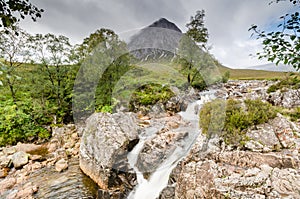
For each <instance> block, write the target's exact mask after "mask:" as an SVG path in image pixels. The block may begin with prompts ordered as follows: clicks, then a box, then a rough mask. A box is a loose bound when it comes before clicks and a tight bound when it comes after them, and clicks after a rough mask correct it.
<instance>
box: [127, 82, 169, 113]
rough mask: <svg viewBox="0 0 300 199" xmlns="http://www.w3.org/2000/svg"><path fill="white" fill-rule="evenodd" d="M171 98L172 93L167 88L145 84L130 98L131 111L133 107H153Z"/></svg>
mask: <svg viewBox="0 0 300 199" xmlns="http://www.w3.org/2000/svg"><path fill="white" fill-rule="evenodd" d="M173 96H174V93H173V92H172V91H171V89H170V88H169V87H167V86H162V85H159V84H146V85H143V86H142V87H140V88H139V89H138V90H136V91H134V93H133V95H132V97H131V101H130V106H131V109H134V106H135V105H143V106H149V105H154V104H156V103H157V102H161V103H165V102H167V101H168V100H169V99H170V98H171V97H173Z"/></svg>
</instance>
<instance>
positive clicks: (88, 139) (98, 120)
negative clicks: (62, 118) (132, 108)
mask: <svg viewBox="0 0 300 199" xmlns="http://www.w3.org/2000/svg"><path fill="white" fill-rule="evenodd" d="M138 132H139V127H138V126H137V122H136V116H135V114H133V113H115V114H109V113H95V114H93V115H92V116H90V117H89V118H88V119H87V121H86V128H85V130H84V134H83V137H82V139H81V146H80V168H81V169H82V171H83V172H84V173H85V174H86V175H88V176H90V177H91V178H92V179H93V180H94V181H95V182H96V183H97V184H98V185H99V186H100V188H101V189H103V190H109V189H114V187H115V186H117V187H123V190H124V189H125V190H128V189H129V188H128V187H130V186H132V185H130V182H132V181H134V180H132V178H134V175H133V174H132V173H130V171H129V165H128V163H127V153H128V151H130V150H131V149H132V147H133V146H132V144H131V143H133V142H134V143H136V140H137V139H138ZM127 181H128V182H127ZM110 182H113V183H110Z"/></svg>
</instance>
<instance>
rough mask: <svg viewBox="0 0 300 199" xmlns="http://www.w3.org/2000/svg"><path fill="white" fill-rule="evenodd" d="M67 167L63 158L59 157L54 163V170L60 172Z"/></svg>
mask: <svg viewBox="0 0 300 199" xmlns="http://www.w3.org/2000/svg"><path fill="white" fill-rule="evenodd" d="M67 168H68V162H67V161H66V160H65V159H63V158H62V159H60V160H58V161H57V162H56V163H55V170H56V171H58V172H61V171H63V170H65V169H67Z"/></svg>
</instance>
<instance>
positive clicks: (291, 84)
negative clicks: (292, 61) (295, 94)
mask: <svg viewBox="0 0 300 199" xmlns="http://www.w3.org/2000/svg"><path fill="white" fill-rule="evenodd" d="M284 88H288V89H299V88H300V79H299V77H298V76H297V75H293V74H291V75H290V76H289V77H287V78H285V79H282V80H281V81H280V82H278V83H277V84H273V85H271V86H270V87H269V88H268V90H267V93H271V92H275V91H277V90H283V89H284Z"/></svg>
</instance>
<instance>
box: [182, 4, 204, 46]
mask: <svg viewBox="0 0 300 199" xmlns="http://www.w3.org/2000/svg"><path fill="white" fill-rule="evenodd" d="M204 17H205V12H204V10H198V11H197V12H196V15H195V16H191V19H190V22H189V23H187V24H186V27H187V28H188V31H187V32H186V34H187V36H189V37H190V38H191V39H192V40H193V41H195V42H196V43H198V44H201V45H203V46H205V44H206V43H207V39H208V30H207V28H206V27H205V26H204Z"/></svg>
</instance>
